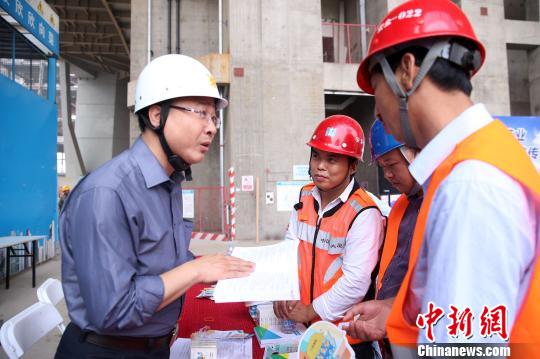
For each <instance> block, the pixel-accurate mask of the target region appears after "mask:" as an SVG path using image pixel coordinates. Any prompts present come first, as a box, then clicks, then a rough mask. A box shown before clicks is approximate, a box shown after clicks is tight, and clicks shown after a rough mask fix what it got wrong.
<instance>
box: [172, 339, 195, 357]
mask: <svg viewBox="0 0 540 359" xmlns="http://www.w3.org/2000/svg"><path fill="white" fill-rule="evenodd" d="M190 357H191V339H186V338H178V339H176V340H175V341H174V343H173V345H172V346H171V354H170V356H169V358H170V359H189V358H190Z"/></svg>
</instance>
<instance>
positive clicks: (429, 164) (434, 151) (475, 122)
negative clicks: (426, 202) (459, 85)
mask: <svg viewBox="0 0 540 359" xmlns="http://www.w3.org/2000/svg"><path fill="white" fill-rule="evenodd" d="M491 121H493V118H492V117H491V115H490V114H489V112H488V111H487V109H486V107H485V106H484V105H483V104H476V105H473V106H471V107H469V108H468V109H466V110H465V111H463V112H462V113H461V114H460V115H459V116H458V117H456V118H455V119H453V120H452V121H451V122H450V123H449V124H448V125H446V127H444V128H443V129H442V130H441V131H440V132H439V133H438V134H437V135H436V136H435V137H433V139H432V140H431V141H429V143H428V144H427V145H426V147H424V148H423V149H422V151H420V153H419V154H418V155H417V156H416V158H415V159H414V161H413V162H412V163H411V165H410V166H409V171H410V172H411V175H412V176H413V177H414V179H415V180H416V181H417V182H418V183H419V184H420V185H424V183H425V182H426V181H427V180H428V179H429V178H430V177H431V175H432V174H433V172H435V170H436V169H437V167H439V166H440V164H441V163H442V162H443V161H444V160H445V159H446V158H447V157H448V156H449V155H450V154H451V153H452V151H453V150H454V148H455V147H456V145H457V144H458V143H460V142H461V141H463V140H464V139H465V138H467V137H469V136H470V135H471V134H473V133H474V132H476V131H478V130H479V129H481V128H482V127H484V126H486V125H488V124H489V123H490V122H491Z"/></svg>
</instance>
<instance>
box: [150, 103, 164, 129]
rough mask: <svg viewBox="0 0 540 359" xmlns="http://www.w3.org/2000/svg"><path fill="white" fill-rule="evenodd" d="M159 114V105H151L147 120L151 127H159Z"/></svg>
mask: <svg viewBox="0 0 540 359" xmlns="http://www.w3.org/2000/svg"><path fill="white" fill-rule="evenodd" d="M160 116H161V106H158V105H152V106H150V108H149V109H148V120H149V121H150V124H151V125H152V127H153V128H159V124H160Z"/></svg>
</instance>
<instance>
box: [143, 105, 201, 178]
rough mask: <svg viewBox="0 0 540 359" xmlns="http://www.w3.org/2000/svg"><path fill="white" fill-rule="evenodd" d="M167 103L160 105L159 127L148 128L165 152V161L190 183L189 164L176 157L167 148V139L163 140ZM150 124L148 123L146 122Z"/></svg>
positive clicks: (167, 111)
mask: <svg viewBox="0 0 540 359" xmlns="http://www.w3.org/2000/svg"><path fill="white" fill-rule="evenodd" d="M169 110H170V107H169V103H168V102H165V103H163V104H161V111H160V115H159V127H152V126H151V125H150V128H151V129H153V130H154V132H155V133H156V134H157V135H158V137H159V142H160V143H161V148H162V149H163V152H165V155H166V156H167V160H168V161H169V164H170V165H171V166H172V168H173V169H174V171H175V172H184V177H185V179H186V181H191V180H193V178H192V177H191V167H190V164H189V163H187V162H186V161H185V160H184V159H183V158H182V157H180V156H178V155H176V154H175V153H174V152H173V151H172V150H171V148H170V147H169V144H168V143H167V139H166V138H165V123H166V122H167V117H169ZM148 122H150V121H148Z"/></svg>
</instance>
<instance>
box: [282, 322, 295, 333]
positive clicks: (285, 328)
mask: <svg viewBox="0 0 540 359" xmlns="http://www.w3.org/2000/svg"><path fill="white" fill-rule="evenodd" d="M295 329H296V323H295V322H294V321H292V320H290V319H283V320H282V321H281V331H282V332H283V333H285V334H291V333H293V332H294V330H295Z"/></svg>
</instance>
